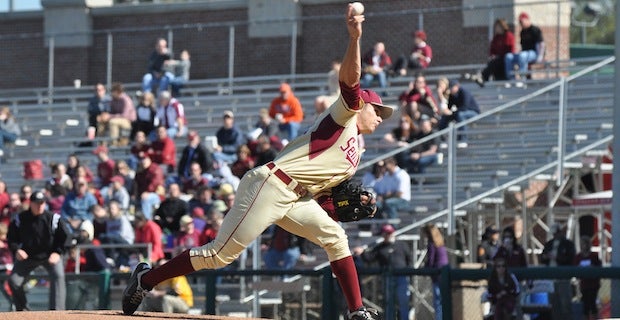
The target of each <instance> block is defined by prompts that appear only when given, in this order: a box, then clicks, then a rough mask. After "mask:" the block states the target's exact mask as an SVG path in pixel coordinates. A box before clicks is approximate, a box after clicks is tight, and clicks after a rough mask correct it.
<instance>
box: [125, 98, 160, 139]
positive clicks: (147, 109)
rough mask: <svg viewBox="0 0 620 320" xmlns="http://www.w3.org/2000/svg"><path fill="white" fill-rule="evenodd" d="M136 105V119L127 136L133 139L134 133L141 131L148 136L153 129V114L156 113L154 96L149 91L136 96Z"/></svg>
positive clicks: (154, 124)
mask: <svg viewBox="0 0 620 320" xmlns="http://www.w3.org/2000/svg"><path fill="white" fill-rule="evenodd" d="M138 101H139V102H138V106H137V107H136V121H134V122H133V123H132V124H131V134H130V136H129V138H130V139H131V140H134V139H135V137H136V133H137V132H138V131H142V132H143V133H144V134H145V135H146V136H150V135H151V132H153V130H155V126H156V123H155V119H156V118H155V115H157V105H156V104H155V96H154V95H153V94H152V93H150V92H144V93H142V95H140V96H139V98H138Z"/></svg>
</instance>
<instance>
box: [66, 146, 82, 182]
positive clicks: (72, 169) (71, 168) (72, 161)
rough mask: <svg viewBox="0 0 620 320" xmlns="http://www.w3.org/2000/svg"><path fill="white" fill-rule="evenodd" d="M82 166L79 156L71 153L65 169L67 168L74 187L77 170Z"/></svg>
mask: <svg viewBox="0 0 620 320" xmlns="http://www.w3.org/2000/svg"><path fill="white" fill-rule="evenodd" d="M80 164H81V163H80V158H79V157H78V155H77V154H75V153H71V154H69V155H68V156H67V164H66V165H65V167H66V168H67V172H66V173H67V175H68V176H69V178H71V185H73V181H74V180H75V176H76V174H77V168H78V167H79V166H80Z"/></svg>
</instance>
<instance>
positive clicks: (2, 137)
mask: <svg viewBox="0 0 620 320" xmlns="http://www.w3.org/2000/svg"><path fill="white" fill-rule="evenodd" d="M15 140H17V135H16V134H14V133H12V132H8V131H6V130H2V129H0V150H2V148H4V143H5V142H11V143H13V142H15Z"/></svg>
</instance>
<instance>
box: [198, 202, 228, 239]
mask: <svg viewBox="0 0 620 320" xmlns="http://www.w3.org/2000/svg"><path fill="white" fill-rule="evenodd" d="M207 222H208V224H207V225H206V226H205V228H204V230H203V231H202V233H201V234H200V239H199V240H200V243H201V244H205V243H209V242H211V241H213V240H215V237H216V236H217V233H218V231H219V230H220V227H221V226H222V222H224V213H222V212H221V211H219V210H218V209H216V208H211V210H209V217H208V221H207Z"/></svg>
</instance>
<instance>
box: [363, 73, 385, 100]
mask: <svg viewBox="0 0 620 320" xmlns="http://www.w3.org/2000/svg"><path fill="white" fill-rule="evenodd" d="M375 79H376V80H377V81H378V82H379V87H381V88H382V89H384V88H387V75H386V74H385V72H384V71H381V72H379V73H377V74H371V73H366V74H364V75H363V76H362V79H361V80H360V86H361V87H362V88H369V87H370V86H371V85H372V82H373V80H375ZM383 95H385V91H384V92H383Z"/></svg>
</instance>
